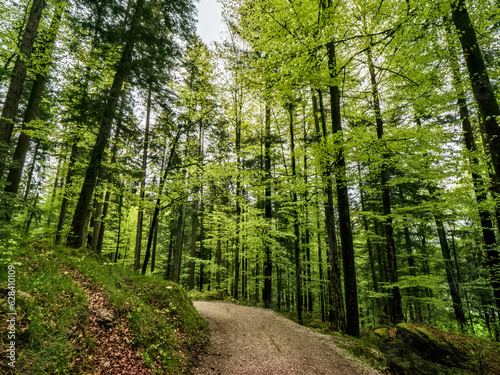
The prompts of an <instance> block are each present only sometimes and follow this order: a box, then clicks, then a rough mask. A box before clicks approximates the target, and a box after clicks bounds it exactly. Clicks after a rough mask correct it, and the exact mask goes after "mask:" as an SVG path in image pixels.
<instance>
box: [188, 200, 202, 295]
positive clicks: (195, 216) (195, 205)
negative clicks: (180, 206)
mask: <svg viewBox="0 0 500 375" xmlns="http://www.w3.org/2000/svg"><path fill="white" fill-rule="evenodd" d="M199 204H200V203H199V201H198V199H197V198H195V201H194V202H193V214H192V218H191V252H190V254H189V255H190V256H191V258H192V259H191V260H190V262H189V263H190V264H189V290H192V289H194V273H195V272H194V271H195V267H196V262H195V261H194V258H195V257H196V236H197V234H198V206H199Z"/></svg>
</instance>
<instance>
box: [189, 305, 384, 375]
mask: <svg viewBox="0 0 500 375" xmlns="http://www.w3.org/2000/svg"><path fill="white" fill-rule="evenodd" d="M194 306H195V308H196V309H197V310H198V312H199V313H200V314H201V315H202V316H203V317H204V318H205V319H206V320H207V322H208V324H209V328H210V333H211V342H210V345H209V347H208V351H207V353H206V354H205V355H204V356H203V357H202V358H201V361H200V364H199V367H197V368H194V369H193V370H192V374H193V375H202V374H213V375H219V374H220V375H243V374H245V375H294V374H303V375H337V374H338V375H350V374H359V375H361V374H363V375H368V374H379V373H378V372H377V371H375V370H373V369H371V368H369V367H367V366H366V365H365V364H363V363H362V362H360V361H358V360H355V359H353V358H351V357H350V356H349V355H348V354H347V353H346V352H345V351H343V350H342V349H340V348H338V347H337V346H336V345H335V344H334V342H333V339H332V338H331V337H330V336H328V335H323V334H320V333H318V332H315V331H313V330H311V329H309V328H306V327H303V326H301V325H299V324H297V323H294V322H292V321H291V320H288V319H286V318H285V317H283V316H281V315H279V314H278V313H276V312H274V311H272V310H266V309H262V308H258V307H247V306H240V305H236V304H232V303H225V302H194Z"/></svg>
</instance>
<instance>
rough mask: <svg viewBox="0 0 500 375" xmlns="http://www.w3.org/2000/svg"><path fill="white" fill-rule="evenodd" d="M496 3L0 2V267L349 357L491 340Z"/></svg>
mask: <svg viewBox="0 0 500 375" xmlns="http://www.w3.org/2000/svg"><path fill="white" fill-rule="evenodd" d="M499 5H500V3H499V2H498V1H497V0H467V1H466V0H438V1H423V0H406V1H398V0H252V1H251V0H228V1H223V2H221V6H222V7H223V18H224V21H225V23H226V28H227V30H226V32H225V33H224V35H223V36H222V37H221V38H220V40H219V41H217V42H214V43H213V44H211V45H206V44H205V43H204V42H203V41H202V39H201V38H200V36H199V35H197V34H196V32H195V31H196V19H197V17H200V16H201V15H197V14H196V4H195V2H194V1H193V0H177V1H173V0H103V1H92V0H20V1H14V0H7V1H2V2H0V37H1V43H0V108H1V110H2V113H1V117H0V154H1V157H0V238H1V240H0V263H1V266H2V267H7V265H8V264H10V263H11V261H12V257H13V255H12V254H13V252H15V249H17V248H18V247H19V246H20V244H21V243H23V241H26V240H27V239H29V240H36V239H41V238H44V239H48V240H49V241H50V242H51V243H52V244H53V245H54V246H64V247H67V248H72V249H80V250H78V251H82V252H83V251H84V250H85V251H87V250H88V249H90V250H91V251H92V252H94V253H96V254H98V256H99V257H100V259H103V262H104V263H105V264H107V265H108V266H113V265H114V267H122V268H129V269H131V270H133V271H134V272H135V273H140V274H142V275H146V276H154V275H155V276H158V277H160V278H162V279H165V280H170V281H173V282H175V283H178V284H180V285H181V286H182V287H183V288H184V289H186V290H187V291H189V293H190V294H189V295H190V296H192V298H194V299H196V298H201V297H202V296H207V295H221V296H224V295H226V296H228V297H230V298H232V299H233V300H238V301H240V303H244V304H248V305H256V306H261V307H264V308H270V309H275V310H277V311H280V312H283V313H284V314H286V315H287V316H289V317H291V318H293V319H295V320H296V321H297V322H298V323H300V324H306V323H308V322H311V321H319V322H322V323H326V324H328V325H329V327H330V328H331V329H332V330H334V331H337V332H341V333H344V334H346V335H349V336H353V337H359V336H360V335H362V334H363V332H366V331H367V330H369V329H372V328H375V327H380V326H394V325H396V324H398V323H402V322H407V323H415V324H421V325H425V326H431V327H436V328H439V329H441V330H444V331H449V332H461V333H463V334H468V335H472V336H475V337H480V338H484V339H488V340H492V341H499V340H500V321H499V319H500V315H499V314H500V254H499V251H500V247H499V244H500V185H499V178H500V177H499V176H500V109H499V101H500V58H499V57H500V7H499Z"/></svg>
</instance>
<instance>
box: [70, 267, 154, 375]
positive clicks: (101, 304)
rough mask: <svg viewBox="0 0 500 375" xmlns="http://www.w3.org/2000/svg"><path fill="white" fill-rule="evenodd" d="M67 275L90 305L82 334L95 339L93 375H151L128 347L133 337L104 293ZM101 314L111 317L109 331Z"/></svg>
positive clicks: (78, 274) (77, 274)
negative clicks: (108, 314) (101, 320)
mask: <svg viewBox="0 0 500 375" xmlns="http://www.w3.org/2000/svg"><path fill="white" fill-rule="evenodd" d="M68 271H69V272H71V273H72V274H73V276H74V278H75V281H76V282H77V283H78V284H79V285H80V286H81V287H82V288H84V290H85V293H86V294H87V298H88V300H89V304H90V311H89V324H88V326H87V327H86V329H85V334H87V335H89V334H90V335H91V337H93V338H94V339H95V345H94V349H93V353H92V355H93V357H94V361H95V362H94V366H93V367H94V369H93V372H92V374H103V375H104V374H113V375H120V374H123V375H129V374H134V375H152V374H153V373H152V371H151V370H150V369H148V368H147V367H146V365H145V364H144V361H143V360H142V358H141V357H140V356H139V349H132V347H131V345H130V344H131V343H132V340H133V335H132V333H131V332H130V331H129V328H128V326H129V322H128V321H127V319H125V317H121V316H119V315H117V314H116V312H115V311H114V309H113V308H112V306H111V304H110V303H109V301H108V299H107V298H106V294H105V292H104V289H103V288H102V287H101V286H98V285H95V284H93V283H92V282H91V280H90V279H88V278H86V277H85V276H83V275H82V274H81V272H80V271H78V270H72V269H69V268H66V272H68ZM101 312H107V313H110V314H111V315H112V316H113V317H114V321H113V323H112V325H111V326H110V327H106V326H105V325H103V324H102V322H100V318H99V314H100V313H101ZM81 354H82V355H84V356H86V355H88V354H89V353H86V352H81ZM76 361H82V362H83V361H84V358H78V359H76ZM89 374H90V373H89Z"/></svg>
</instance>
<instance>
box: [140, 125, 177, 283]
mask: <svg viewBox="0 0 500 375" xmlns="http://www.w3.org/2000/svg"><path fill="white" fill-rule="evenodd" d="M181 134H182V129H178V131H177V134H176V135H175V138H174V141H173V143H172V147H171V149H170V156H169V158H168V162H167V166H166V167H165V171H164V172H163V178H160V182H159V189H158V197H157V198H156V204H155V209H154V212H153V218H152V220H151V226H150V228H149V235H148V243H147V245H146V255H145V256H144V263H143V264H142V270H141V273H142V274H143V275H145V274H146V270H147V267H148V262H149V257H150V256H151V245H152V243H153V233H154V228H155V226H156V223H157V222H158V217H159V215H160V203H161V194H162V191H163V182H164V181H165V180H166V179H167V175H168V172H169V171H170V166H171V164H172V159H173V157H174V154H175V150H176V148H177V143H178V141H179V138H180V136H181ZM181 249H182V247H181ZM170 260H171V259H169V262H168V264H167V272H166V277H168V276H170V273H169V272H170V268H171V267H172V269H173V267H174V265H175V259H174V265H171V263H170ZM179 261H180V260H179Z"/></svg>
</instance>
